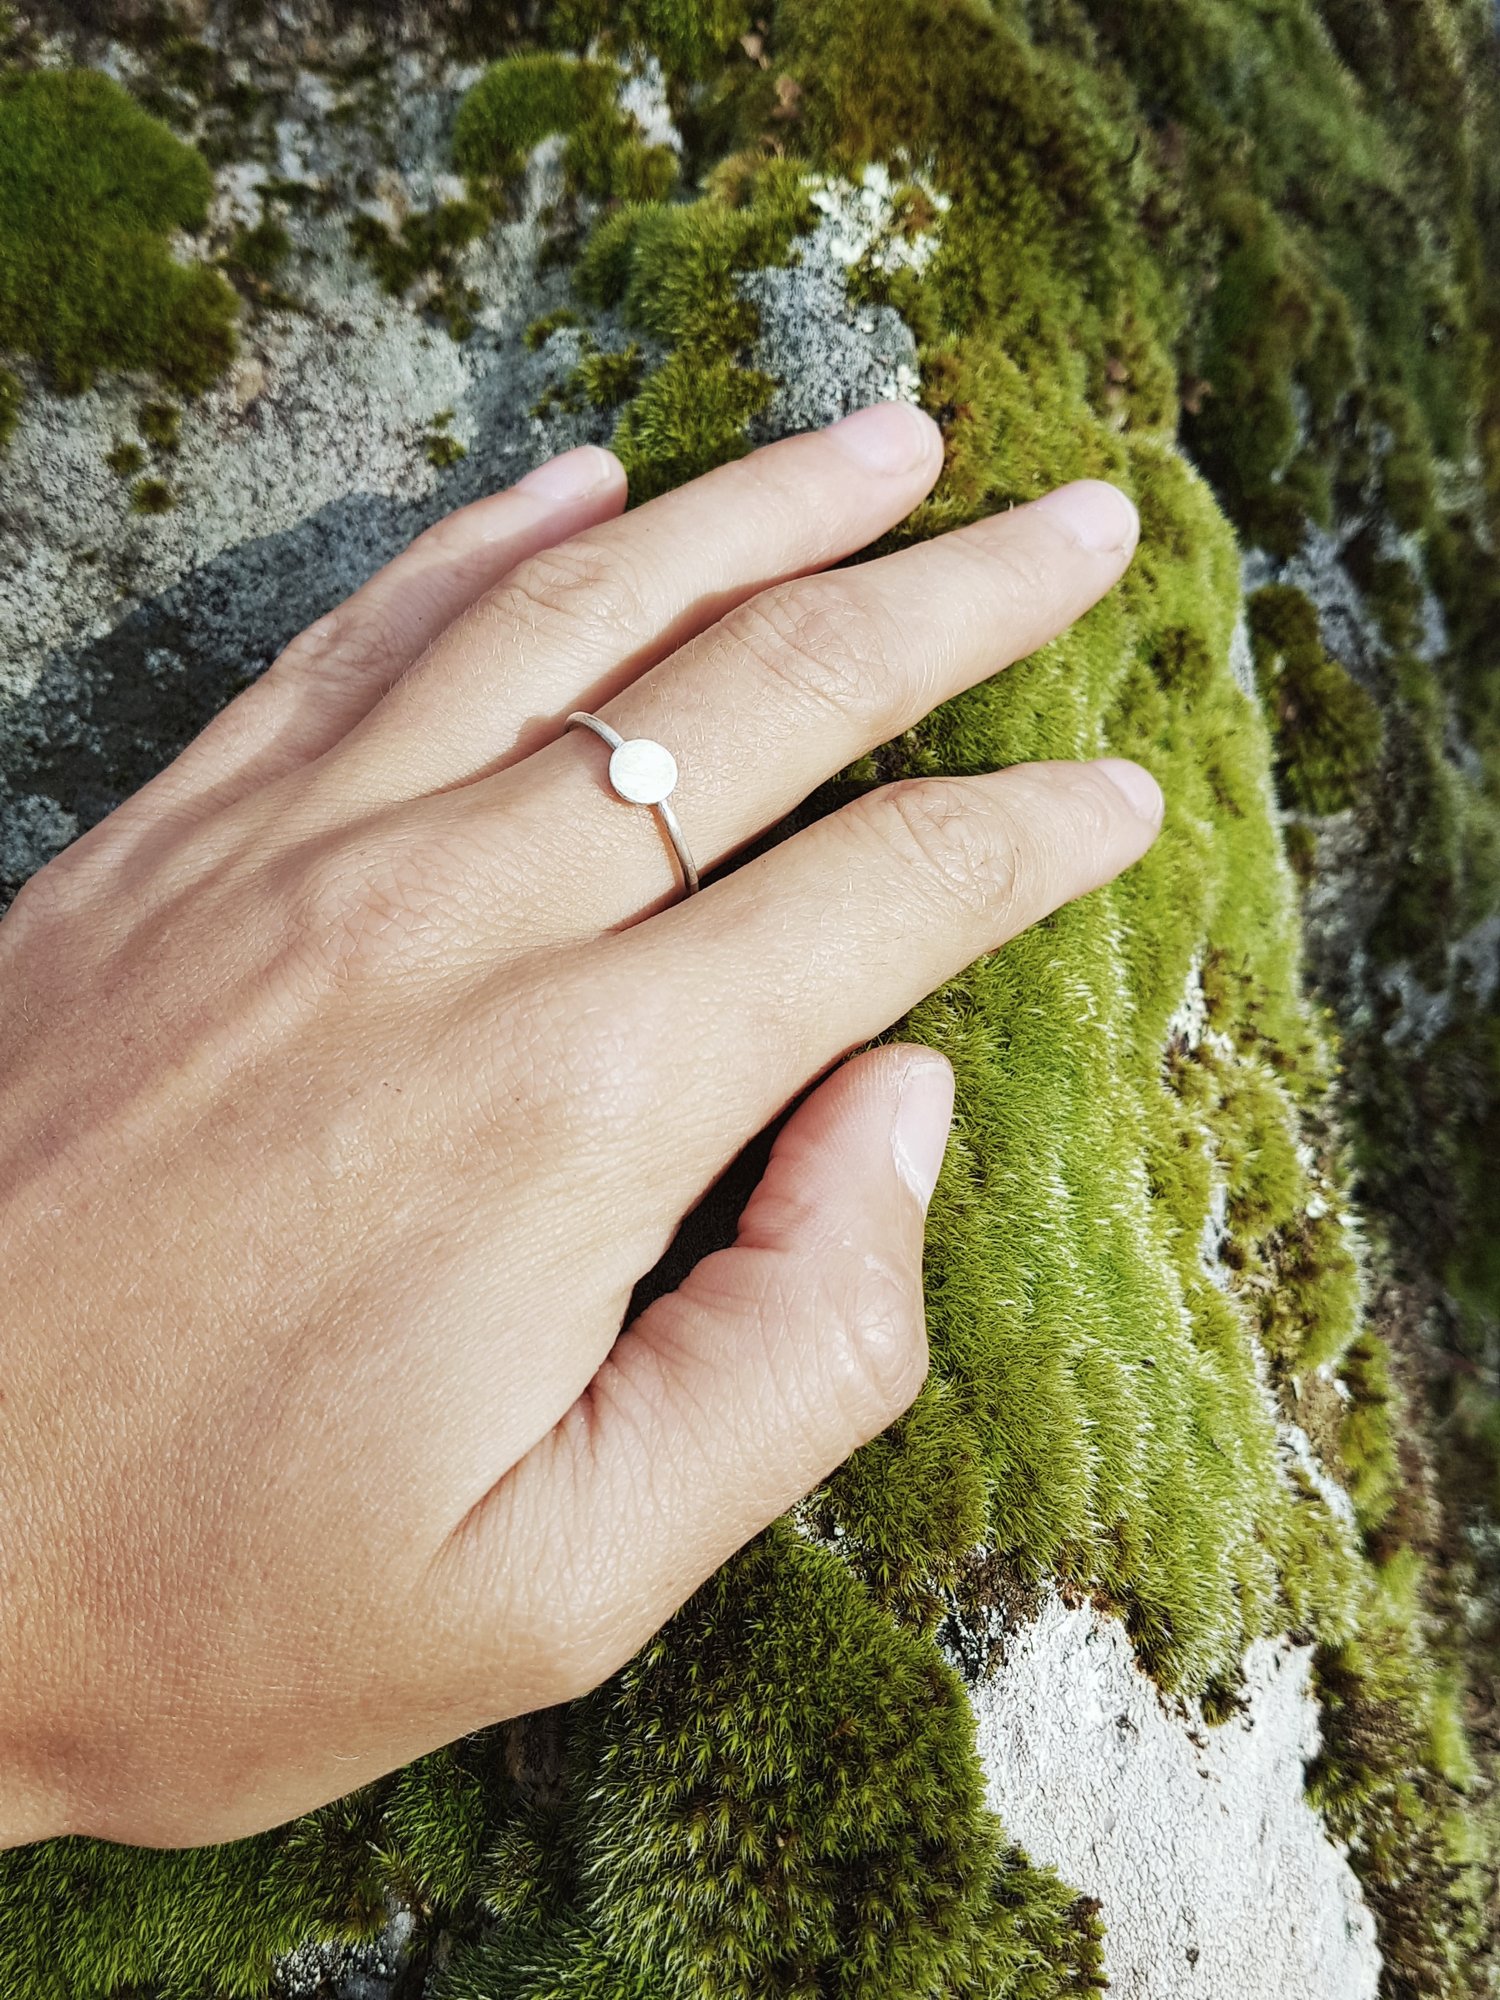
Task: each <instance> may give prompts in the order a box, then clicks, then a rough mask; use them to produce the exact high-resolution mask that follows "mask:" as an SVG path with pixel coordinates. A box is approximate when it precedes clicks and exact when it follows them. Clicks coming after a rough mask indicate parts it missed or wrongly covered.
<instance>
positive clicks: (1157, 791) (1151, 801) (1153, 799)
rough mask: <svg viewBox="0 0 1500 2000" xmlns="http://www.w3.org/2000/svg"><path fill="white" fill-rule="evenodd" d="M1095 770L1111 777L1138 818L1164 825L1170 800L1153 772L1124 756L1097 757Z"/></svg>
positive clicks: (1112, 782)
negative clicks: (1165, 796)
mask: <svg viewBox="0 0 1500 2000" xmlns="http://www.w3.org/2000/svg"><path fill="white" fill-rule="evenodd" d="M1094 769H1095V770H1096V771H1098V772H1100V773H1101V774H1102V775H1103V776H1104V777H1106V778H1108V780H1109V782H1110V783H1111V784H1112V785H1113V786H1114V788H1115V790H1116V791H1117V792H1119V793H1120V795H1121V797H1122V798H1123V799H1124V800H1125V803H1126V804H1127V805H1128V806H1129V807H1130V810H1131V811H1132V812H1133V813H1134V814H1135V815H1136V816H1137V818H1139V819H1143V820H1145V821H1147V822H1148V823H1149V824H1150V825H1151V826H1160V825H1161V821H1162V814H1163V813H1164V812H1165V810H1166V801H1165V800H1164V799H1163V798H1162V795H1161V786H1160V785H1159V784H1157V782H1156V780H1155V778H1153V777H1152V775H1151V773H1150V772H1149V771H1143V770H1142V769H1141V767H1140V765H1139V764H1132V763H1130V762H1129V761H1128V760H1127V759H1126V758H1124V757H1096V758H1095V759H1094Z"/></svg>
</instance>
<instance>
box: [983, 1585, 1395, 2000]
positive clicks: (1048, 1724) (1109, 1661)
mask: <svg viewBox="0 0 1500 2000" xmlns="http://www.w3.org/2000/svg"><path fill="white" fill-rule="evenodd" d="M1310 1660H1311V1653H1310V1651H1309V1649H1307V1648H1305V1647H1298V1646H1293V1645H1291V1644H1290V1643H1289V1642H1287V1641H1277V1642H1275V1643H1271V1642H1269V1641H1265V1640H1258V1641H1257V1642H1256V1643H1255V1644H1254V1645H1253V1646H1251V1647H1250V1649H1249V1651H1248V1653H1247V1654H1246V1656H1245V1661H1244V1689H1243V1698H1244V1709H1243V1712H1242V1713H1240V1714H1237V1715H1236V1716H1235V1717H1234V1718H1233V1719H1232V1720H1231V1721H1229V1722H1227V1723H1224V1724H1222V1725H1221V1726H1218V1727H1211V1726H1209V1725H1208V1724H1207V1723H1206V1722H1205V1721H1204V1719H1203V1716H1202V1714H1201V1711H1200V1710H1199V1709H1198V1707H1197V1705H1196V1704H1183V1705H1182V1706H1181V1708H1180V1712H1178V1713H1176V1714H1174V1713H1170V1712H1169V1711H1168V1710H1167V1709H1166V1708H1165V1707H1164V1706H1163V1703H1162V1700H1161V1697H1160V1695H1159V1694H1158V1692H1157V1690H1156V1687H1155V1685H1154V1684H1153V1683H1152V1682H1151V1681H1150V1680H1148V1679H1147V1678H1146V1676H1145V1675H1144V1674H1142V1673H1141V1671H1140V1669H1139V1668H1138V1667H1137V1666H1136V1664H1135V1659H1134V1655H1133V1653H1132V1651H1131V1646H1130V1640H1129V1638H1128V1637H1127V1635H1126V1633H1125V1630H1124V1627H1123V1626H1122V1625H1120V1624H1119V1623H1118V1621H1117V1620H1115V1619H1112V1618H1105V1617H1101V1616H1100V1615H1099V1614H1098V1613H1097V1612H1095V1611H1093V1610H1069V1609H1068V1608H1067V1607H1066V1606H1065V1605H1063V1604H1062V1603H1061V1602H1060V1601H1059V1600H1058V1599H1057V1598H1055V1597H1052V1598H1049V1600H1048V1601H1047V1603H1046V1604H1045V1606H1044V1608H1043V1611H1042V1614H1041V1616H1040V1617H1039V1618H1038V1619H1037V1621H1036V1623H1035V1624H1033V1625H1031V1626H1029V1627H1027V1628H1026V1629H1024V1630H1022V1631H1020V1632H1018V1633H1016V1634H1014V1635H1013V1636H1012V1637H1011V1639H1010V1640H1009V1642H1008V1644H1007V1648H1006V1658H1005V1665H1004V1668H1003V1670H1002V1672H1001V1674H1000V1676H999V1677H998V1678H997V1679H996V1680H994V1681H992V1682H990V1683H987V1684H984V1685H981V1686H979V1687H977V1688H974V1689H972V1690H971V1700H972V1702H973V1706H974V1712H975V1716H976V1720H977V1724H978V1740H979V1753H980V1757H981V1759H982V1761H983V1765H984V1770H985V1777H986V1786H987V1803H988V1804H989V1805H990V1806H991V1807H992V1808H993V1809H994V1810H995V1811H996V1812H997V1813H999V1814H1000V1816H1001V1818H1002V1820H1003V1822H1004V1824H1005V1827H1006V1830H1007V1832H1008V1833H1009V1834H1010V1835H1012V1836H1013V1837H1014V1838H1015V1839H1016V1840H1018V1841H1019V1842H1020V1843H1021V1845H1022V1846H1024V1847H1025V1848H1026V1850H1027V1852H1028V1853H1029V1854H1030V1855H1031V1857H1032V1858H1033V1860H1036V1861H1041V1862H1047V1863H1049V1864H1050V1865H1051V1866H1052V1867H1054V1868H1055V1869H1057V1870H1058V1872H1059V1873H1060V1874H1061V1875H1062V1877H1063V1879H1064V1880H1065V1881H1067V1882H1070V1883H1073V1884H1075V1885H1076V1886H1077V1887H1078V1888H1079V1889H1081V1890H1082V1891H1083V1892H1084V1893H1086V1894H1088V1895H1092V1896H1096V1897H1098V1898H1099V1900H1100V1902H1101V1904H1102V1906H1103V1917H1104V1922H1105V1924H1106V1926H1107V1938H1106V1945H1105V1963H1106V1969H1107V1972H1108V1975H1109V1980H1110V1993H1111V1995H1112V1996H1113V2000H1231V1996H1232V2000H1314V1996H1316V2000H1373V1996H1374V1995H1375V1993H1376V1989H1377V1987H1378V1984H1379V1979H1380V1958H1379V1954H1378V1952H1377V1949H1376V1944H1375V1923H1374V1919H1373V1917H1372V1916H1371V1914H1370V1911H1369V1909H1368V1908H1367V1906H1366V1904H1365V1902H1364V1899H1363V1897H1362V1895H1361V1893H1360V1887H1359V1883H1358V1881H1357V1880H1356V1879H1355V1876H1354V1872H1353V1870H1352V1869H1351V1868H1350V1866H1349V1862H1348V1859H1347V1857H1346V1855H1345V1853H1344V1851H1343V1850H1342V1849H1341V1848H1340V1847H1339V1846H1338V1845H1337V1844H1336V1843H1334V1842H1332V1841H1330V1840H1329V1838H1328V1836H1327V1833H1326V1832H1325V1830H1324V1827H1323V1823H1322V1821H1321V1820H1320V1819H1319V1817H1318V1815H1317V1813H1316V1812H1314V1810H1313V1809H1312V1807H1311V1806H1310V1805H1309V1804H1308V1803H1307V1799H1306V1797H1305V1795H1304V1791H1303V1767H1304V1765H1305V1764H1306V1762H1307V1760H1308V1759H1309V1758H1310V1757H1312V1756H1313V1755H1314V1754H1315V1753H1316V1751H1317V1748H1318V1743H1319V1723H1318V1708H1317V1703H1316V1701H1315V1700H1314V1698H1313V1695H1312V1693H1311V1690H1310V1687H1309V1664H1310Z"/></svg>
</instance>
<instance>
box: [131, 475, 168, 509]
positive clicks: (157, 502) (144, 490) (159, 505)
mask: <svg viewBox="0 0 1500 2000" xmlns="http://www.w3.org/2000/svg"><path fill="white" fill-rule="evenodd" d="M176 505H177V495H176V493H174V492H173V490H172V487H171V485H170V483H169V482H168V481H167V480H165V479H138V480H137V481H136V482H135V484H134V486H132V487H131V489H130V506H131V511H132V513H136V514H170V513H171V511H172V509H173V508H174V507H175V506H176Z"/></svg>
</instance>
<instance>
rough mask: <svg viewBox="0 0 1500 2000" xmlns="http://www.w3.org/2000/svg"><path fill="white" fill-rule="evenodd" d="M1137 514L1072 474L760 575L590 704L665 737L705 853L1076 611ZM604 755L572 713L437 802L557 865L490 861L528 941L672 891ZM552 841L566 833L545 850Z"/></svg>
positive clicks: (671, 877)
mask: <svg viewBox="0 0 1500 2000" xmlns="http://www.w3.org/2000/svg"><path fill="white" fill-rule="evenodd" d="M1138 532H1139V524H1138V520H1137V517H1136V513H1135V509H1134V507H1133V506H1132V505H1131V503H1130V502H1129V501H1128V500H1127V499H1126V497H1125V496H1124V495H1123V494H1122V493H1120V492H1119V491H1118V490H1117V489H1116V488H1115V487H1113V486H1109V485H1105V484H1103V483H1102V482H1100V481H1096V480H1081V481H1079V482H1077V483H1076V484H1074V485H1071V486H1065V487H1061V488H1059V489H1058V490H1056V491H1055V492H1053V493H1049V494H1047V495H1045V496H1044V497H1043V498H1042V499H1041V500H1037V501H1033V502H1032V503H1031V504H1030V505H1029V506H1025V507H1018V508H1016V509H1014V510H1013V511H1011V512H1008V513H1003V514H996V515H992V516H990V517H989V518H988V519H986V520H983V521H979V522H976V523H974V524H973V525H972V526H970V527H967V528H961V529H958V530H955V531H954V532H952V533H950V534H947V535H943V536H940V537H938V538H937V539H936V540H933V541H929V542H924V543H921V544H918V545H916V546H914V547H912V548H907V549H902V550H900V551H898V552H897V553H896V554H894V555H889V556H885V557H882V558H881V559H879V560H878V561H874V562H868V563H863V564H861V565H859V566H858V567H856V568H853V569H847V570H841V571H836V572H832V573H823V574H819V575H815V576H805V577H801V578H798V579H796V580H794V581H792V582H788V583H783V584H779V585H777V586H775V587H774V588H772V589H768V590H764V591H762V592H760V593H759V595H757V596H755V597H753V598H751V599H749V600H748V601H747V602H745V603H743V604H741V605H740V606H738V607H736V608H735V609H734V610H733V611H731V612H730V613H729V615H728V616H727V617H725V618H724V619H722V620H721V621H720V622H719V623H718V624H717V625H716V626H714V627H713V628H712V629H710V630H709V631H707V632H704V633H703V634H701V635H699V636H698V637H696V638H694V639H693V640H691V641H689V643H688V644H686V645H685V646H683V647H682V648H681V649H680V650H679V651H677V652H676V653H674V654H673V655H671V657H670V658H668V659H666V660H664V661H663V662H662V663H661V664H660V665H659V666H657V667H655V668H653V669H652V670H651V671H650V672H648V673H645V674H643V675H642V676H641V677H640V678H639V679H638V680H636V681H634V682H632V683H631V684H630V685H629V686H628V687H626V688H625V689H623V690H622V691H621V692H620V693H619V694H618V695H617V696H616V697H615V698H614V699H613V700H611V701H609V702H607V703H605V704H604V705H603V706H602V707H601V708H600V709H599V710H598V711H597V712H598V713H599V715H600V716H601V717H602V719H603V720H604V721H606V722H608V723H609V724H610V725H611V726H612V727H613V728H614V729H615V730H617V731H618V732H619V734H620V735H621V736H622V737H625V738H626V739H627V740H628V739H632V738H639V737H646V738H651V739H655V740H656V741H658V742H660V743H663V744H665V745H666V746H667V747H668V748H669V749H670V750H671V751H672V752H673V754H674V756H675V757H676V759H677V761H678V765H679V778H678V782H677V784H676V786H675V788H674V789H673V792H672V794H671V804H672V807H673V809H674V810H675V812H676V814H677V817H678V819H679V821H680V823H681V825H682V827H683V830H684V833H685V836H686V840H687V843H688V846H689V849H690V851H691V853H692V855H693V858H694V860H695V861H696V863H697V865H698V867H699V869H700V870H702V871H706V870H707V869H709V868H710V867H712V866H714V865H715V864H716V863H718V862H719V861H721V860H723V859H724V858H725V857H726V856H728V855H730V854H732V853H733V852H734V851H735V850H736V849H737V848H739V847H741V846H743V845H744V844H745V843H746V842H747V841H749V840H751V839H753V838H754V837H755V836H756V835H757V834H759V833H761V832H763V831H764V830H765V828H766V827H768V826H771V825H774V824H775V823H776V821H777V820H779V819H781V818H782V817H783V816H784V815H785V814H786V813H788V812H790V811H791V810H792V809H793V808H794V807H795V806H796V805H798V804H799V803H800V802H801V801H802V800H803V799H805V798H806V797H807V796H808V794H809V793H810V792H812V791H813V790H815V789H816V787H817V786H818V785H819V784H820V783H822V782H823V781H824V780H825V779H826V778H828V777H830V776H831V775H832V774H833V773H834V772H836V771H838V770H840V769H841V768H842V767H843V766H844V765H846V764H848V763H850V762H852V761H853V759H855V758H856V757H858V756H861V755H862V754H863V753H864V752H866V751H868V750H870V749H873V748H874V747H875V746H876V745H878V744H880V743H883V742H888V741H889V740H890V739H891V738H892V737H894V736H896V735H899V734H900V732H901V731H902V730H904V729H907V728H910V727H911V726H912V724H914V723H916V722H918V721H920V720H921V718H922V717H923V716H924V715H926V714H927V713H928V712H929V711H930V710H931V709H932V708H934V707H936V706H937V705H938V703H940V702H942V701H945V700H947V699H948V698H949V697H950V696H952V695H955V694H957V693H959V692H960V691H961V690H963V689H964V688H967V687H970V686H972V685H973V684H974V683H975V682H976V681H979V680H982V679H985V678H986V677H988V676H989V675H991V674H993V673H996V672H997V671H999V670H1000V669H1001V668H1003V667H1006V666H1009V665H1011V664H1012V662H1014V661H1016V660H1019V659H1022V658H1024V657H1025V656H1026V655H1027V654H1029V653H1032V652H1034V651H1035V650H1036V649H1037V647H1038V646H1041V645H1043V644H1044V643H1045V642H1046V641H1047V640H1049V639H1051V638H1054V637H1055V636H1056V635H1057V634H1058V633H1059V632H1061V631H1063V630H1064V629H1065V628H1066V627H1067V626H1069V625H1070V624H1072V623H1073V621H1074V620H1075V619H1077V618H1079V617H1080V616H1081V615H1082V614H1083V613H1084V612H1085V611H1086V610H1088V609H1089V607H1090V606H1091V605H1092V604H1094V603H1095V602H1096V601H1097V600H1098V599H1099V598H1100V597H1102V596H1103V595H1104V594H1105V592H1106V591H1107V590H1109V589H1110V587H1111V586H1112V585H1113V584H1114V583H1115V582H1117V581H1118V579H1119V577H1120V575H1121V573H1122V571H1123V570H1124V569H1125V567H1126V565H1127V563H1128V562H1129V560H1130V557H1131V555H1132V553H1133V552H1134V548H1135V543H1136V538H1137V534H1138ZM608 757H609V753H608V751H607V750H606V749H605V747H604V746H603V745H602V744H600V743H599V742H598V741H597V739H596V738H595V737H594V736H592V735H591V734H590V733H588V732H586V731H583V730H574V731H570V732H568V733H567V734H565V735H562V736H559V737H558V738H557V739H556V740H555V741H553V742H551V743H548V744H546V745H545V746H544V747H543V748H542V749H540V750H538V751H537V752H535V753H534V754H533V755H532V756H531V757H530V758H528V759H526V760H525V761H524V762H522V763H520V764H517V765H515V766H514V767H512V768H511V769H510V770H508V771H506V772H503V773H500V774H498V775H497V776H495V777H493V778H489V779H485V780H481V781H480V782H478V783H476V784H473V785H470V786H467V787H465V788H463V789H462V790H460V791H458V792H456V793H454V794H452V795H450V797H449V798H448V799H447V800H445V801H437V802H435V803H436V804H437V805H438V806H439V807H440V808H443V807H445V808H446V810H447V812H448V813H450V814H452V815H453V816H454V819H455V820H456V821H457V822H459V823H460V824H461V825H462V826H463V827H464V828H465V829H466V830H467V832H468V834H469V836H470V837H471V838H477V839H478V840H479V841H481V842H483V841H484V840H485V839H486V838H487V837H488V838H492V839H496V840H499V839H502V838H503V840H504V843H505V846H506V848H507V850H509V851H512V852H522V853H524V854H525V855H526V856H527V857H528V860H530V858H531V857H533V856H535V855H538V854H541V855H542V856H544V857H546V858H547V860H548V861H549V862H551V863H553V864H554V865H543V866H541V867H528V868H527V869H526V871H525V876H526V879H524V880H521V881H517V880H515V879H514V877H515V875H516V874H517V873H519V872H521V871H516V870H511V869H507V870H505V871H504V874H505V877H506V879H505V881H504V885H503V893H504V896H505V898H506V905H507V910H508V917H509V920H510V921H512V922H519V925H520V928H521V930H522V932H523V934H524V936H525V938H526V940H527V942H528V943H538V942H543V941H548V940H560V939H564V938H577V937H586V936H591V935H594V934H597V933H598V932H600V931H602V930H607V929H610V928H614V927H618V926H620V925H623V924H628V923H630V922H632V921H635V920H637V919H639V918H640V917H642V916H644V915H647V914H649V913H650V912H651V911H653V910H655V909H657V908H659V907H661V906H662V905H663V904H665V903H669V902H673V901H675V900H676V899H677V897H678V896H679V895H680V894H681V882H680V878H679V875H678V871H677V864H676V860H675V857H674V855H673V852H672V848H671V845H670V842H669V840H668V838H667V837H666V835H665V832H664V830H663V828H662V827H661V826H660V824H659V823H658V821H657V818H656V815H655V814H654V813H652V812H650V811H648V810H646V809H645V808H643V807H641V806H639V805H630V804H628V803H625V802H623V801H622V800H620V799H619V798H618V797H617V796H616V795H615V793H614V792H613V790H612V788H611V786H610V784H609V780H608V777H607V767H608ZM554 843H555V844H557V845H559V846H560V847H563V848H565V851H564V852H561V853H559V854H557V855H556V856H555V857H553V856H548V855H547V850H548V848H549V846H550V845H552V844H554ZM559 883H563V884H565V893H563V894H559V892H558V885H559Z"/></svg>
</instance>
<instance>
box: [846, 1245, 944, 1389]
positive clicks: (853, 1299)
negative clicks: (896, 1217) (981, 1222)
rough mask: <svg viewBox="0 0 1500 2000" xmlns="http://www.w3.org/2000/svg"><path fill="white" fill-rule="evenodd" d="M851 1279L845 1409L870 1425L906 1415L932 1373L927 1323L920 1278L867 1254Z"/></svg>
mask: <svg viewBox="0 0 1500 2000" xmlns="http://www.w3.org/2000/svg"><path fill="white" fill-rule="evenodd" d="M846 1275H847V1276H848V1279H849V1282H848V1289H847V1291H846V1293H845V1304H844V1307H843V1324H844V1337H843V1340H842V1343H841V1346H840V1350H839V1353H838V1366H839V1369H840V1372H841V1375H842V1377H843V1382H842V1384H841V1387H842V1390H843V1394H844V1398H845V1406H846V1408H847V1409H848V1411H849V1414H850V1416H851V1418H852V1419H853V1420H854V1421H856V1422H859V1421H860V1420H861V1419H863V1420H864V1422H865V1423H866V1424H868V1423H869V1420H870V1418H871V1417H873V1418H874V1419H875V1421H876V1423H877V1424H884V1423H888V1422H889V1421H890V1419H891V1418H892V1417H893V1416H894V1415H896V1414H897V1412H898V1411H900V1410H904V1409H905V1408H906V1406H907V1404H908V1403H910V1402H911V1400H912V1398H913V1397H914V1396H915V1395H916V1393H917V1391H918V1389H919V1388H920V1387H921V1386H922V1381H923V1378H924V1377H925V1375H926V1373H927V1322H926V1316H925V1313H924V1311H923V1308H922V1304H921V1298H920V1291H919V1288H918V1286H917V1284H916V1282H915V1281H914V1278H913V1277H912V1276H911V1275H908V1274H902V1273H900V1272H898V1271H897V1270H895V1269H894V1268H893V1266H892V1265H891V1263H890V1262H889V1261H888V1259H887V1258H886V1257H885V1256H883V1255H878V1254H876V1253H875V1252H873V1251H872V1252H869V1253H867V1254H866V1255H865V1256H864V1257H863V1258H862V1259H861V1262H860V1265H859V1267H858V1269H857V1270H856V1271H855V1272H853V1273H852V1274H849V1273H846Z"/></svg>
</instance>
